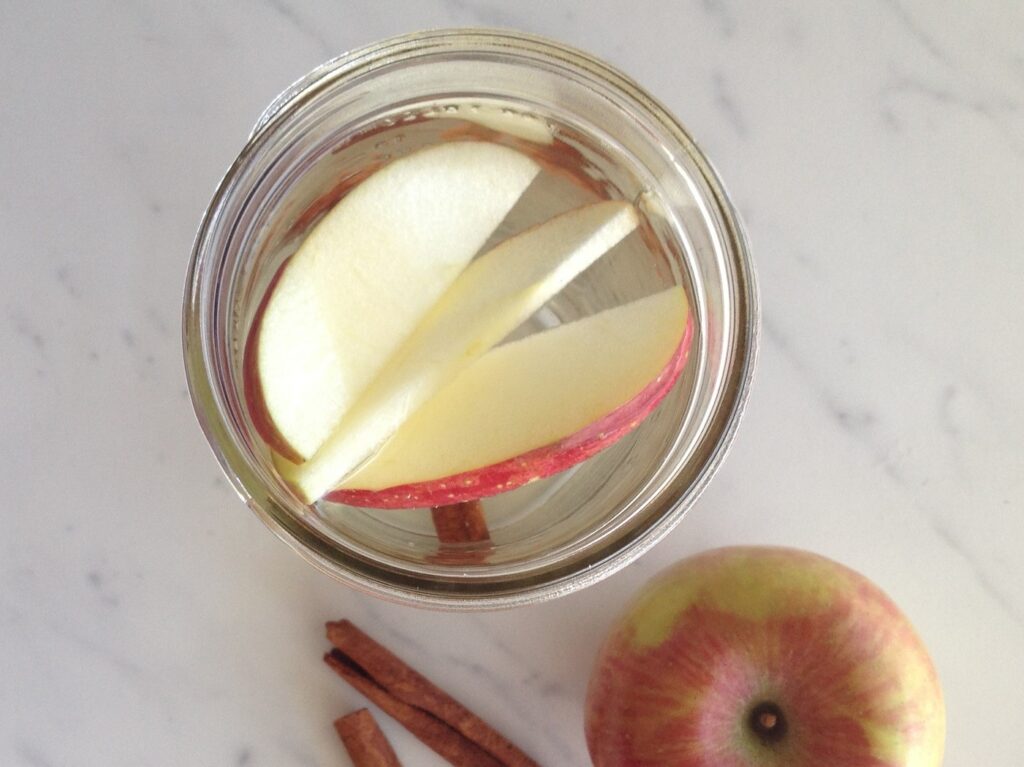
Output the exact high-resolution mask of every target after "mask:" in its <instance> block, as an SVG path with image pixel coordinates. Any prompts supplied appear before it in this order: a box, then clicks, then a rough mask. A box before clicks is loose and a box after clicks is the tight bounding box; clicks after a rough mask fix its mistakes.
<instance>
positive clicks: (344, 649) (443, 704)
mask: <svg viewBox="0 0 1024 767" xmlns="http://www.w3.org/2000/svg"><path fill="white" fill-rule="evenodd" d="M327 638H328V639H329V640H330V642H331V644H332V645H334V648H335V649H333V650H332V651H331V652H329V653H328V654H327V655H325V656H324V661H325V662H326V663H327V665H328V666H330V667H331V668H332V669H334V671H335V672H336V673H337V674H338V675H339V676H341V678H342V679H344V680H345V681H346V682H348V683H349V684H351V685H352V686H353V687H355V688H356V689H357V690H359V691H360V692H361V693H363V695H365V696H366V697H367V698H369V699H370V700H371V701H373V702H374V703H376V704H377V705H378V706H379V707H380V708H381V709H382V710H383V711H385V712H386V713H387V714H389V715H390V716H392V717H394V718H395V719H396V720H397V721H398V722H399V723H401V724H402V725H403V726H404V727H405V728H406V729H408V730H409V731H410V732H411V733H412V734H413V735H415V736H416V737H417V738H419V739H420V740H421V741H423V742H424V743H425V744H426V745H428V746H429V747H430V748H432V749H433V750H434V751H436V752H437V753H438V754H440V755H441V756H443V757H444V758H445V759H447V760H448V761H449V762H451V763H452V764H454V765H456V766H457V767H538V765H537V763H536V762H534V761H533V760H532V759H530V757H528V756H527V755H526V754H524V753H523V752H522V751H520V750H519V749H518V748H516V747H515V746H514V745H512V743H510V742H509V741H508V739H506V738H505V737H504V736H503V735H501V734H500V733H499V732H497V731H496V730H494V729H493V728H492V727H491V726H490V725H488V724H487V723H486V722H484V721H483V720H482V719H480V717H478V716H477V715H476V714H474V713H472V712H471V711H469V710H468V709H467V708H466V707H465V706H463V705H462V704H461V703H459V702H458V701H457V700H455V699H454V698H452V697H451V696H450V695H448V694H447V693H446V692H444V691H443V690H442V689H440V688H439V687H437V686H436V685H435V684H434V683H433V682H431V681H430V680H429V679H427V678H426V677H424V676H423V675H422V674H420V673H418V672H417V671H416V670H414V669H412V668H410V667H409V666H408V665H406V664H405V663H404V662H403V661H402V660H401V659H400V658H398V657H397V656H396V655H394V654H393V653H391V652H390V651H389V650H388V649H387V648H385V647H383V646H382V645H380V644H378V643H377V642H376V641H374V640H373V639H371V638H370V637H369V636H367V635H366V634H364V633H363V632H362V631H360V630H359V629H358V628H356V627H355V626H354V625H353V624H352V623H351V622H349V621H347V620H342V621H337V622H332V623H328V624H327Z"/></svg>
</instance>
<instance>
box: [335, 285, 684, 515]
mask: <svg viewBox="0 0 1024 767" xmlns="http://www.w3.org/2000/svg"><path fill="white" fill-rule="evenodd" d="M692 334H693V324H692V321H691V320H690V319H689V312H688V309H687V302H686V294H685V292H684V291H683V290H682V288H670V289H668V290H665V291H663V292H661V293H657V294H655V295H653V296H649V297H647V298H644V299H641V300H639V301H634V302H633V303H630V304H625V305H623V306H619V307H616V308H614V309H609V310H608V311H605V312H601V313H600V314H595V315H593V316H590V317H587V318H585V319H581V320H578V321H576V322H573V323H570V324H568V325H561V326H559V327H557V328H554V329H552V330H548V331H545V332H543V333H538V334H535V335H532V336H528V337H527V338H524V339H522V340H520V341H515V342H513V343H509V344H506V345H504V346H499V347H498V348H496V349H493V350H491V351H490V352H488V353H487V354H485V355H484V356H483V357H481V358H480V359H479V360H477V361H476V362H475V363H473V365H471V366H470V367H468V368H467V369H466V370H465V371H464V372H463V373H462V374H461V375H460V376H459V377H458V378H456V379H455V380H454V381H452V382H451V383H450V384H449V385H448V386H446V387H445V388H444V389H442V390H441V391H440V392H439V393H438V394H437V396H435V397H434V398H433V399H431V400H430V401H429V402H427V404H425V405H424V406H423V407H422V408H420V409H419V410H418V411H417V412H416V413H415V414H414V415H413V416H412V417H411V418H410V419H409V420H408V421H406V423H405V424H404V425H403V426H402V428H401V429H399V430H398V431H397V432H396V433H395V435H394V436H393V437H392V438H391V440H390V441H389V442H388V443H387V444H386V445H385V446H384V447H383V448H381V450H380V452H378V453H377V454H376V455H375V456H374V457H373V458H372V459H371V460H370V461H368V462H367V463H366V464H364V465H363V466H362V467H360V468H359V469H358V470H357V471H355V472H353V473H352V475H351V476H349V477H348V478H347V479H346V480H345V481H344V482H343V483H342V484H341V485H340V487H339V489H337V490H334V491H333V492H331V493H330V494H329V495H328V498H329V499H330V500H332V501H337V502H339V503H347V504H350V505H354V506H372V507H375V508H408V507H417V506H435V505H438V504H442V503H444V504H447V503H456V502H459V501H464V500H469V499H472V498H482V497H486V496H488V495H494V494H496V493H500V492H504V491H506V490H512V489H513V488H515V487H518V486H520V485H523V484H525V483H527V482H530V481H532V480H535V479H541V478H543V477H546V476H549V475H551V474H554V473H556V472H559V471H563V470H565V469H568V468H569V467H571V466H573V465H575V464H577V463H579V462H580V461H582V460H584V459H586V458H589V457H590V456H592V455H594V454H595V453H597V452H598V451H600V450H602V449H603V448H605V447H608V446H609V445H611V444H612V443H614V442H615V441H616V440H618V439H619V438H620V437H622V436H624V435H625V434H628V433H629V432H630V431H631V430H632V429H633V428H634V427H635V426H636V425H637V424H639V423H640V422H641V421H642V420H643V419H644V418H645V417H646V416H647V415H648V414H649V413H650V412H651V411H653V410H654V408H655V407H656V406H657V405H658V403H659V402H660V401H661V400H662V398H663V397H664V396H665V395H666V394H667V393H668V392H669V391H670V390H671V389H672V386H673V385H674V384H675V381H676V379H677V378H678V376H679V374H680V372H681V371H682V369H683V367H684V365H685V363H686V358H687V354H688V351H689V348H690V343H691V340H692Z"/></svg>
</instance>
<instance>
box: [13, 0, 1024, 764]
mask: <svg viewBox="0 0 1024 767" xmlns="http://www.w3.org/2000/svg"><path fill="white" fill-rule="evenodd" d="M87 6H88V7H87ZM446 25H503V26H513V27H518V28H522V29H525V30H527V31H533V32H539V33H543V34H546V35H549V36H553V37H557V38H560V39H563V40H565V41H567V42H569V43H572V44H575V45H578V46H580V47H583V48H586V49H589V50H590V51H592V52H594V53H596V54H598V55H600V56H603V57H605V58H607V59H608V60H610V61H611V62H613V63H615V64H617V65H618V66H620V67H621V68H623V69H624V70H626V71H627V72H629V73H630V74H632V75H633V76H634V77H636V78H637V79H638V80H639V81H640V82H642V83H644V84H645V85H646V86H647V87H648V88H649V89H650V90H651V91H652V92H653V93H655V94H656V95H657V96H659V97H660V98H661V99H663V100H664V101H665V102H666V103H667V104H668V105H669V106H670V107H671V108H672V109H673V110H674V111H675V112H676V113H677V114H678V115H680V117H681V118H682V119H683V121H684V122H685V123H686V124H687V125H688V126H689V128H690V129H691V130H692V132H693V133H694V134H695V135H696V136H697V137H698V139H699V140H700V141H701V142H702V143H703V145H704V147H705V149H706V150H707V151H708V152H709V154H710V155H711V156H712V158H713V159H714V160H715V162H716V164H717V166H718V168H719V170H720V171H721V173H722V174H723V176H724V178H725V180H726V182H727V184H728V185H729V187H730V189H731V192H732V194H733V195H734V196H735V199H736V201H737V203H738V205H739V207H740V208H741V210H742V212H743V214H744V215H745V218H746V221H747V224H748V227H749V232H750V237H751V240H752V242H753V246H754V251H755V255H756V259H757V264H758V268H759V271H760V277H761V286H762V291H763V300H764V343H763V351H762V354H761V358H760V363H759V372H758V375H757V378H756V381H755V387H754V391H753V394H752V397H751V400H750V407H749V411H748V415H747V418H746V420H745V422H744V424H743V426H742V428H741V430H740V433H739V437H738V440H737V442H736V444H735V448H734V450H733V452H732V454H731V456H730V458H729V460H728V461H727V462H726V465H725V467H724V469H723V470H722V472H721V473H720V475H719V476H718V477H717V479H716V481H715V482H714V483H713V485H712V488H711V489H710V490H709V492H708V493H707V494H706V495H705V496H704V497H703V498H702V499H701V500H700V502H699V503H698V505H697V506H696V508H694V510H693V511H692V512H691V514H690V515H689V516H688V517H687V518H686V520H685V521H684V522H683V524H682V525H681V526H680V527H679V528H678V529H677V530H676V531H675V532H674V533H673V534H672V535H671V536H670V537H669V538H668V539H667V540H666V541H665V542H663V543H662V544H660V545H659V546H658V547H656V549H655V550H654V551H653V552H652V553H650V554H649V555H648V556H646V557H645V558H644V559H642V560H641V561H640V562H639V563H638V564H636V565H634V566H632V567H630V568H629V569H628V570H627V571H625V572H622V573H620V574H619V575H617V576H615V577H613V578H612V579H610V580H608V581H605V582H604V583H603V584H600V585H598V586H596V587H594V588H592V589H590V590H588V591H586V592H584V593H580V594H577V595H574V596H572V597H569V598H565V599H562V600H560V601H558V602H555V603H549V604H547V605H544V606H540V607H536V608H530V609H524V610H520V611H516V612H510V613H502V614H487V615H476V616H466V615H459V616H450V615H444V614H427V613H422V612H419V611H414V610H410V609H405V608H399V607H394V606H390V605H386V604H382V603H380V602H377V601H374V600H372V599H369V598H365V597H362V596H359V595H356V594H354V593H351V592H349V591H347V590H345V589H344V588H342V587H340V586H338V585H337V584H335V583H334V582H332V581H331V580H329V579H328V578H327V577H326V576H323V575H321V574H319V573H317V572H315V571H314V570H313V569H312V568H310V567H309V566H308V565H306V564H305V563H303V562H302V561H301V560H300V559H299V558H298V557H296V556H295V555H294V554H292V553H291V552H290V551H289V550H288V549H287V548H286V547H285V546H284V545H282V544H280V543H279V542H278V541H277V540H276V539H275V538H274V537H273V536H272V535H271V534H270V533H268V532H267V531H266V530H265V529H264V528H263V527H262V525H261V524H260V523H259V522H258V521H257V519H256V518H255V517H254V516H253V515H252V514H250V513H249V512H248V511H247V510H246V509H245V508H244V507H243V506H242V505H241V504H240V503H239V502H238V501H237V500H236V498H235V497H234V496H233V495H232V493H231V492H230V491H229V490H228V488H227V486H226V484H225V483H224V481H222V480H221V478H220V476H219V473H218V469H217V467H216V465H215V463H214V461H213V459H212V457H211V455H210V454H209V452H208V450H207V447H206V444H205V442H204V440H203V437H202V435H201V434H200V431H199V429H198V427H197V426H196V424H195V423H194V420H193V417H192V414H191V410H190V406H189V404H188V402H187V400H186V395H185V389H184V382H183V373H182V366H181V362H180V356H181V355H180V350H179V340H178V331H177V328H178V317H179V299H180V294H181V287H182V281H183V275H184V269H185V263H186V259H187V256H188V253H189V249H190V245H191V241H192V237H193V233H194V229H195V226H196V224H197V222H198V218H199V215H200V213H201V212H202V210H203V208H204V207H205V205H206V202H207V200H208V197H209V195H210V193H211V191H212V189H213V186H214V184H215V183H216V181H217V180H218V178H219V175H220V173H221V172H222V170H223V169H224V168H225V166H226V165H227V163H228V162H229V161H230V160H231V159H232V158H233V157H234V155H235V153H236V152H237V150H238V149H239V148H240V146H241V143H242V141H243V139H244V137H245V135H246V133H247V131H248V129H249V127H250V125H251V123H252V122H253V120H254V119H255V117H256V116H257V115H258V114H259V112H260V111H261V109H262V108H263V106H264V105H265V104H266V103H267V102H268V101H269V100H270V99H271V98H272V97H273V96H274V95H275V94H276V93H277V91H278V90H280V89H281V88H283V87H284V86H286V85H287V84H288V83H290V82H291V81H292V80H293V79H294V78H296V77H297V76H299V75H301V74H303V73H304V72H306V71H307V70H308V69H310V68H311V67H313V66H314V65H315V64H317V63H319V62H320V61H321V60H323V59H325V58H327V57H329V56H331V55H333V54H335V53H338V52H340V51H342V50H345V49H347V48H350V47H353V46H357V45H361V44H364V43H367V42H370V41H372V40H375V39H378V38H381V37H384V36H389V35H392V34H396V33H399V32H403V31H410V30H412V29H415V28H422V27H431V26H446ZM1022 41H1024V6H1022V5H1021V4H1019V3H1013V2H1008V1H1006V2H997V1H996V0H991V1H990V2H973V3H953V2H948V3H935V2H929V0H917V1H916V2H911V0H868V1H867V2H861V3H854V2H846V3H819V2H814V1H813V0H805V1H804V2H802V3H792V2H791V3H755V2H746V3H743V2H733V1H731V0H687V1H686V2H673V3H668V2H661V3H655V2H650V3H645V2H630V3H622V2H618V1H617V0H600V1H595V0H590V1H589V2H587V1H585V0H580V1H579V2H552V1H551V0H542V1H539V2H538V1H533V0H531V1H530V2H524V1H523V0H520V2H517V3H501V2H498V0H490V1H489V2H471V1H470V0H444V1H442V0H429V1H423V2H395V1H393V0H359V2H345V3H334V2H328V0H322V1H321V2H314V3H302V2H300V0H254V1H253V2H238V1H237V0H236V1H235V2H226V3H219V4H207V3H187V4H186V3H159V2H113V1H112V0H108V1H106V2H94V3H90V4H71V3H59V2H50V3H45V2H39V3H31V2H13V3H12V2H9V3H5V4H4V5H3V8H2V10H0V115H2V119H0V178H2V179H3V183H2V187H0V235H2V242H3V250H4V253H3V256H2V258H0V354H2V359H3V374H2V376H0V435H2V437H3V442H2V447H0V456H2V460H0V487H2V490H3V505H4V509H3V522H4V524H3V538H2V541H0V763H2V764H4V765H11V766H12V767H51V766H56V765H82V766H91V765H96V766H97V767H99V766H101V765H102V766H103V767H112V766H115V765H117V766H121V765H126V766H127V765H157V766H160V765H238V767H243V766H249V767H257V766H261V765H276V766H279V767H292V766H294V767H300V766H305V765H321V766H323V767H327V765H343V764H347V762H346V757H345V756H344V755H343V753H342V751H341V749H340V747H339V745H338V743H337V742H336V741H335V737H334V734H333V732H332V731H331V728H330V721H331V719H332V718H333V717H334V716H337V715H339V714H340V713H343V712H345V711H346V710H348V709H351V708H353V707H355V706H357V705H359V704H360V702H361V699H360V696H359V695H357V694H356V693H354V692H353V691H351V690H349V689H347V688H346V687H345V685H344V684H342V683H341V682H340V681H339V680H337V679H336V678H334V677H333V676H332V675H331V674H330V673H328V672H327V671H326V670H325V669H324V668H323V666H322V664H321V662H320V659H319V655H320V652H321V650H322V648H323V646H324V641H323V639H322V635H321V623H322V621H323V620H324V619H326V618H328V617H334V616H341V615H348V616H351V617H352V618H354V619H355V620H356V621H357V622H359V623H361V624H364V625H365V626H366V627H367V628H368V629H371V630H372V631H373V632H374V633H377V634H379V635H381V636H382V637H383V638H385V639H386V640H387V641H388V642H390V643H391V644H392V645H393V647H394V648H395V649H396V650H397V651H399V652H400V653H402V654H404V655H405V656H407V657H408V658H409V659H411V660H413V661H415V662H416V663H418V664H419V665H420V666H422V667H423V668H424V669H427V670H429V671H430V672H431V673H433V674H435V675H437V676H441V675H443V676H444V678H445V679H446V681H447V685H448V686H449V687H450V689H451V690H453V691H454V692H456V693H457V694H458V695H459V696H460V697H462V698H463V699H465V701H466V702H467V703H469V704H470V705H472V706H473V707H475V708H476V709H478V710H479V712H480V713H481V714H483V715H485V716H487V717H489V718H490V719H492V720H493V721H494V722H495V723H496V724H498V725H499V726H500V727H501V728H502V729H504V730H505V731H507V732H508V734H509V735H510V736H511V737H512V738H513V739H514V740H516V741H518V742H520V743H521V744H522V745H524V746H525V747H526V748H527V749H528V750H529V751H531V752H532V753H533V754H535V755H536V757H537V758H538V759H539V760H541V761H542V762H543V763H544V764H545V765H583V764H585V763H586V756H585V746H584V742H583V736H582V731H581V728H582V713H581V712H582V699H583V693H584V688H585V683H586V678H587V673H588V670H589V664H590V662H591V659H592V657H593V655H594V653H595V651H596V648H597V646H598V643H599V641H600V637H601V634H602V632H603V631H604V630H605V628H606V627H607V626H608V624H609V622H610V621H611V619H612V613H613V612H614V611H615V610H616V608H617V607H618V606H619V605H620V604H621V603H622V602H623V600H625V598H626V597H627V595H629V594H630V593H631V592H633V591H634V590H635V589H636V588H638V587H639V585H640V584H641V583H642V582H643V581H644V580H645V579H646V578H647V577H648V576H649V575H650V574H651V573H653V572H654V571H656V570H657V569H659V568H660V567H662V566H663V565H665V564H666V563H668V562H670V561H672V560H673V559H675V558H677V557H679V556H681V555H683V554H685V553H688V552H693V551H697V550H699V549H703V548H707V547H711V546H716V545H721V544H726V543H733V542H757V543H778V544H788V545H794V546H801V547H806V548H810V549H813V550H816V551H819V552H822V553H824V554H826V555H829V556H832V557H835V558H838V559H840V560H842V561H843V562H846V563H848V564H850V565H852V566H853V567H855V568H857V569H859V570H862V571H863V572H865V573H867V574H868V575H870V576H871V577H872V578H874V579H875V580H877V582H878V583H880V584H881V585H882V586H883V587H884V588H885V589H886V590H888V591H889V592H890V593H891V594H892V595H893V596H894V597H895V598H896V600H897V601H898V602H899V603H900V604H901V605H902V606H903V607H904V609H905V610H906V612H907V613H908V614H909V615H910V616H911V618H912V619H913V620H914V622H915V623H916V624H917V626H918V628H919V630H920V632H921V634H922V635H923V636H924V638H925V640H926V642H927V643H928V645H929V646H930V648H931V650H932V651H933V653H934V657H935V660H936V662H937V665H938V668H939V671H940V673H941V677H942V681H943V683H944V686H945V690H946V693H947V698H948V708H949V739H948V758H947V764H949V765H984V766H985V767H1000V766H1001V765H1002V766H1005V767H1013V766H1014V765H1020V764H1022V763H1024V727H1022V726H1021V720H1020V705H1019V698H1018V697H1017V696H1018V695H1019V694H1020V691H1021V690H1022V689H1024V659H1022V656H1024V558H1022V556H1021V549H1022V545H1024V480H1022V477H1024V440H1022V437H1021V434H1022V433H1024V407H1022V397H1021V394H1020V386H1021V380H1022V378H1024V359H1022V352H1024V331H1022V327H1024V300H1022V291H1024V266H1022V265H1024V258H1022V244H1024V43H1022ZM384 726H385V729H386V731H387V733H388V735H389V736H390V737H391V738H392V740H393V742H394V744H395V746H396V748H397V749H398V750H399V751H400V752H401V754H402V755H403V756H404V758H405V762H406V764H407V765H434V764H439V762H438V760H437V759H436V758H434V757H433V755H432V754H430V752H428V751H427V750H426V749H425V748H423V747H421V746H420V745H419V744H418V743H417V742H416V741H414V740H413V739H412V738H411V737H410V736H408V735H406V734H405V733H404V731H402V730H400V728H398V727H397V726H394V725H393V724H392V723H391V722H390V721H385V722H384Z"/></svg>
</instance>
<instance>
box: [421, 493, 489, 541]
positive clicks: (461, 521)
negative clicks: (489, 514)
mask: <svg viewBox="0 0 1024 767" xmlns="http://www.w3.org/2000/svg"><path fill="white" fill-rule="evenodd" d="M430 516H431V517H432V518H433V520H434V529H435V530H437V539H438V540H439V541H441V543H482V542H483V541H489V540H490V539H491V533H490V531H489V530H488V529H487V520H486V519H484V511H483V505H482V504H481V503H480V501H463V502H462V503H452V504H449V505H447V506H435V507H434V508H432V509H431V510H430Z"/></svg>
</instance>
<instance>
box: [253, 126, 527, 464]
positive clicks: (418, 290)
mask: <svg viewBox="0 0 1024 767" xmlns="http://www.w3.org/2000/svg"><path fill="white" fill-rule="evenodd" d="M539 171H540V166H538V165H537V163H535V162H534V161H533V160H532V159H530V158H529V157H527V156H526V155H524V154H522V153H520V152H517V151H515V150H513V149H509V148H508V147H504V146H499V145H496V144H489V143H485V142H450V143H446V144H440V145H437V146H433V147H428V148H426V149H422V150H419V151H417V152H413V153H412V154H409V155H406V156H405V157H402V158H400V159H398V160H395V161H393V162H391V163H389V164H388V165H386V166H384V167H383V168H381V169H380V170H378V171H377V172H375V173H373V174H372V175H370V176H369V177H368V178H366V179H365V180H362V181H361V182H360V183H358V184H357V185H356V186H355V187H354V188H353V189H351V190H349V191H347V193H345V195H344V196H343V197H342V198H341V200H340V201H339V202H338V203H337V204H336V205H335V206H334V207H333V208H331V210H330V211H329V212H327V213H326V215H324V216H323V218H322V219H320V221H319V222H318V223H317V224H316V225H315V226H314V227H313V229H312V230H311V231H310V232H309V234H307V235H306V237H305V239H304V240H303V241H302V244H301V245H300V246H299V249H298V251H296V253H295V254H294V255H293V256H292V257H291V258H290V259H289V260H288V261H287V262H286V264H285V266H283V267H282V268H281V271H280V273H279V274H278V275H277V276H276V277H275V279H274V280H273V282H272V284H271V287H270V289H269V290H268V291H267V294H266V297H265V299H264V302H263V305H262V306H261V307H260V309H259V311H258V313H257V315H258V316H257V317H256V320H255V323H254V325H253V327H254V330H253V331H251V333H250V343H249V344H248V347H249V348H248V349H247V354H246V361H245V367H246V377H247V378H248V379H249V381H248V382H247V389H248V390H249V391H250V392H251V393H252V394H253V395H254V397H253V398H252V399H250V400H249V404H250V408H251V409H252V411H253V416H254V422H255V424H256V426H257V428H258V429H259V430H260V432H261V435H262V436H263V437H264V439H265V440H266V441H267V442H268V444H270V445H271V446H272V447H274V448H275V449H276V450H277V451H278V452H280V453H281V454H283V455H287V456H288V457H290V458H292V459H299V458H309V457H310V456H312V455H313V454H314V453H315V452H316V451H317V450H318V449H319V448H320V446H321V445H322V444H323V442H324V441H325V440H327V439H328V437H329V436H330V435H331V433H332V431H333V430H334V428H335V426H337V424H338V423H339V421H340V420H341V419H342V417H343V416H344V415H345V414H346V412H347V411H348V410H349V409H350V408H351V406H352V405H353V403H354V402H355V401H356V400H357V399H358V398H359V397H360V396H361V395H362V393H363V391H364V390H365V389H366V388H367V387H368V386H369V384H370V382H371V381H372V380H373V379H374V378H375V377H376V376H377V375H378V373H379V372H380V371H381V369H382V368H383V367H384V366H385V363H386V362H387V361H388V359H389V358H390V357H391V356H392V355H393V354H394V352H395V351H396V350H397V349H398V348H399V347H400V346H401V344H402V343H403V342H404V341H405V340H406V339H407V338H408V336H409V335H410V334H411V333H412V332H413V330H414V329H415V328H416V326H417V325H418V323H419V322H420V321H421V320H422V319H423V317H424V316H425V315H426V314H427V313H428V311H429V310H430V309H431V308H432V307H433V306H434V304H435V303H436V302H437V301H438V299H439V298H441V296H442V295H443V294H444V293H445V291H447V290H448V288H449V287H450V286H451V284H452V283H453V282H455V280H456V279H457V278H458V277H459V275H460V274H462V272H463V270H464V269H465V267H466V265H467V264H468V263H469V262H470V260H471V259H472V258H473V257H474V256H475V255H476V253H477V251H478V250H479V249H480V248H481V247H482V246H483V245H484V243H485V242H486V241H487V239H488V237H490V235H491V234H492V233H493V232H494V230H495V229H496V228H497V227H498V225H499V224H500V223H501V221H502V220H503V219H504V218H505V216H506V214H507V213H508V211H509V210H510V209H511V208H512V207H513V206H514V205H515V203H516V201H517V200H518V199H519V197H520V196H521V195H522V193H523V192H524V191H525V190H526V188H527V187H528V186H529V185H530V183H532V181H533V179H534V178H535V177H536V175H537V173H538V172H539ZM255 395H258V397H256V396H255Z"/></svg>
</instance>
